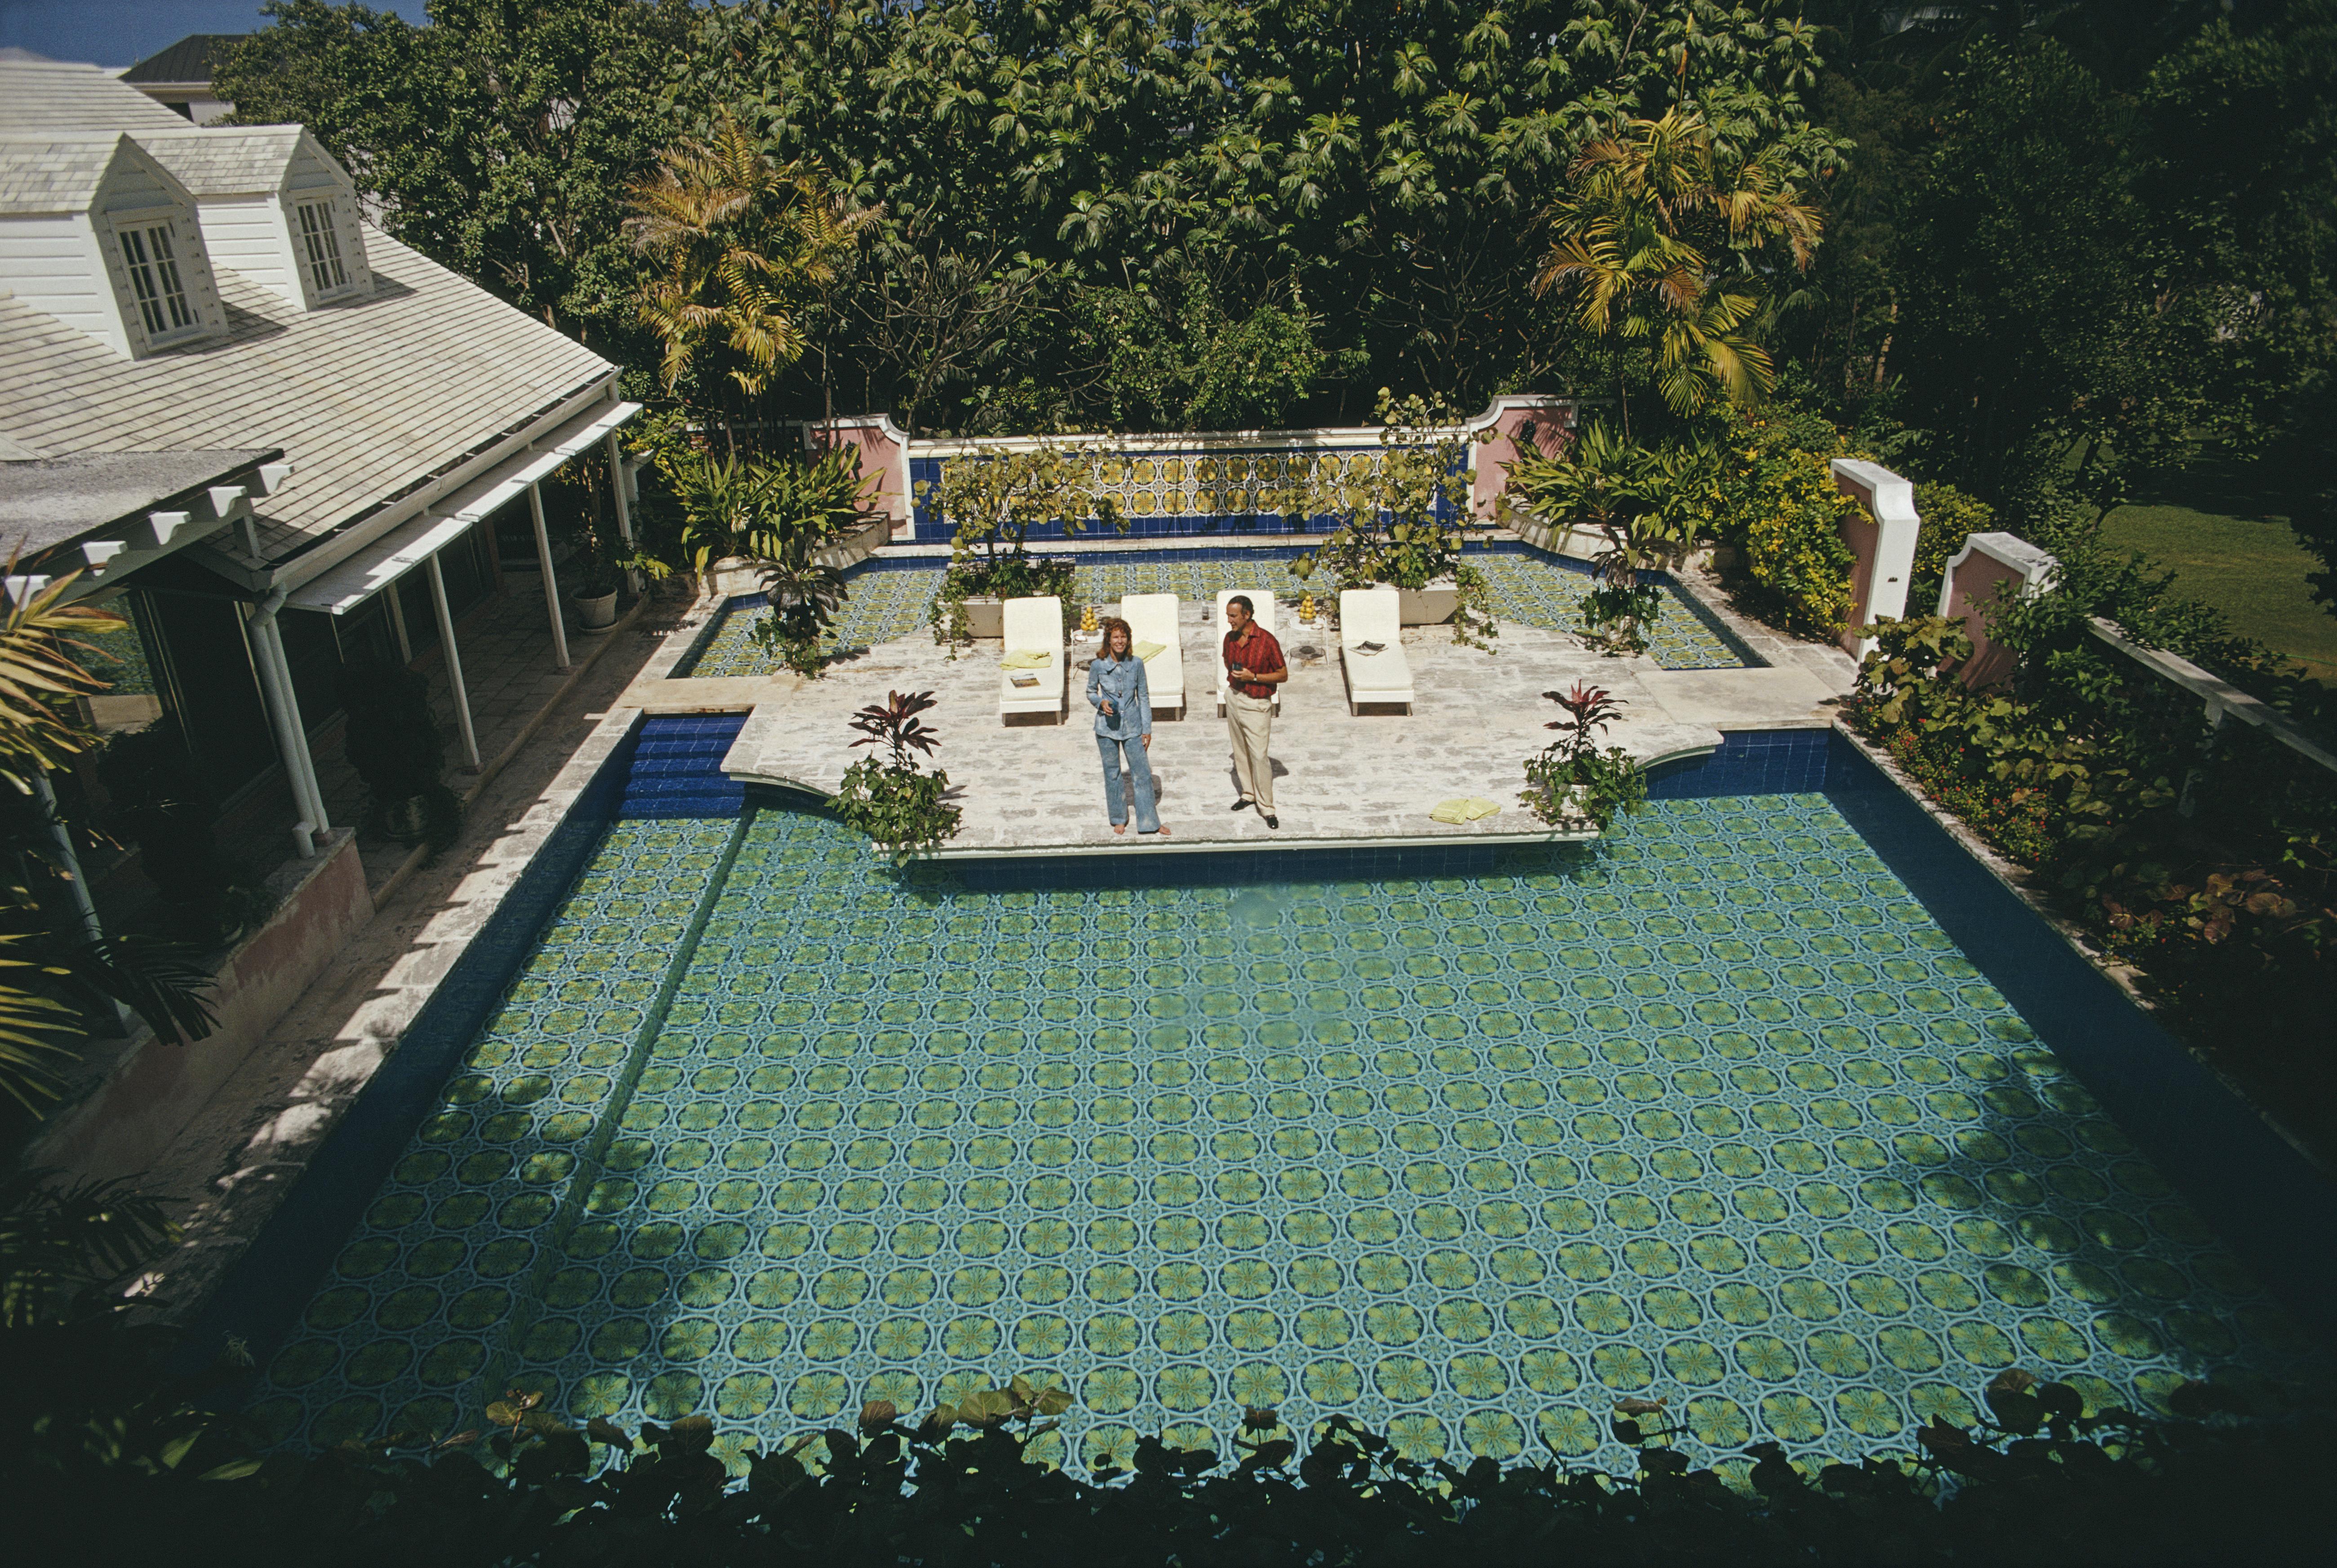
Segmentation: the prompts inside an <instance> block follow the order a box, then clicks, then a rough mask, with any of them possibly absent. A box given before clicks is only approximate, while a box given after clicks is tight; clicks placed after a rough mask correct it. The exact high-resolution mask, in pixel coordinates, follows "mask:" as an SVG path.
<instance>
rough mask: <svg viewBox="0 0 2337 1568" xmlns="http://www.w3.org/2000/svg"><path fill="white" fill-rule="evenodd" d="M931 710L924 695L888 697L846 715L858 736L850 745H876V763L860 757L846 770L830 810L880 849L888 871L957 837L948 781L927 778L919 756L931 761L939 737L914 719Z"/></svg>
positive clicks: (936, 775) (937, 774) (939, 774)
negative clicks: (879, 752) (879, 749)
mask: <svg viewBox="0 0 2337 1568" xmlns="http://www.w3.org/2000/svg"><path fill="white" fill-rule="evenodd" d="M933 706H934V694H933V693H932V692H930V691H911V692H903V691H895V692H891V693H889V694H888V695H887V696H886V698H885V701H883V702H881V703H871V704H870V705H869V706H867V707H865V708H863V709H861V710H860V711H859V712H857V713H856V714H855V715H853V719H852V727H853V728H854V729H855V730H858V731H860V734H861V737H862V738H861V739H860V740H855V741H854V742H853V745H855V746H883V747H885V750H886V752H887V755H886V756H885V757H883V758H875V757H864V758H862V759H861V760H859V761H857V762H855V763H854V764H853V765H852V766H851V767H850V768H848V769H845V773H844V781H843V784H842V786H841V787H840V788H839V789H837V790H836V815H837V816H839V817H841V818H843V819H844V821H845V823H846V826H848V827H850V828H852V829H853V830H854V831H856V832H859V833H865V834H866V835H868V837H869V838H870V840H871V841H873V842H874V843H875V844H876V845H878V846H879V847H881V848H884V849H885V850H887V851H888V852H890V853H891V855H892V857H893V864H894V866H895V868H898V867H904V866H906V865H908V864H909V862H910V861H912V860H914V859H915V858H917V857H918V856H919V855H921V854H924V853H928V852H930V851H932V850H934V849H935V848H939V847H940V846H941V845H943V844H944V843H946V842H948V841H949V840H950V839H951V838H954V837H956V835H957V828H958V819H959V818H960V816H961V815H962V813H961V812H960V811H959V809H957V808H956V807H955V806H953V805H951V804H950V803H949V801H948V799H947V796H948V794H949V788H950V781H949V775H948V774H946V773H944V772H943V771H942V770H941V769H938V768H937V769H934V771H932V772H931V773H927V772H925V771H924V770H923V769H920V768H919V767H918V766H917V758H918V757H919V756H928V757H929V756H931V755H932V754H933V752H934V748H935V747H936V746H938V745H939V744H940V743H941V737H940V735H939V734H938V733H937V732H936V731H934V730H932V729H929V728H928V727H927V726H926V724H925V721H924V720H923V719H921V718H919V717H918V715H919V714H922V713H924V712H926V711H930V710H931V709H932V708H933Z"/></svg>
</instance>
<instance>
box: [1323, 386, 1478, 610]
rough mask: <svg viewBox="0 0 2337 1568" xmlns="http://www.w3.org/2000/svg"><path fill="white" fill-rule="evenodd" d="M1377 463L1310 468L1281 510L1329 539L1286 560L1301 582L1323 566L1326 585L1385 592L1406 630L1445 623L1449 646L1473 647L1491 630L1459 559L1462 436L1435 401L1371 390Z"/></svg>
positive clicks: (1463, 513)
mask: <svg viewBox="0 0 2337 1568" xmlns="http://www.w3.org/2000/svg"><path fill="white" fill-rule="evenodd" d="M1378 418H1379V422H1380V446H1381V453H1380V457H1379V461H1378V462H1377V463H1376V464H1374V465H1373V466H1372V467H1371V469H1370V471H1369V472H1368V473H1367V474H1364V475H1356V474H1354V473H1353V472H1352V471H1350V472H1349V473H1348V474H1346V475H1343V476H1331V477H1317V476H1315V475H1325V473H1326V471H1328V470H1329V469H1330V467H1331V466H1330V465H1329V464H1327V463H1326V464H1322V465H1318V466H1317V468H1316V469H1315V475H1310V476H1309V478H1308V480H1307V481H1306V484H1305V487H1304V490H1303V492H1302V494H1301V495H1298V496H1297V497H1296V498H1294V501H1293V503H1292V504H1291V505H1288V506H1286V513H1288V514H1289V515H1298V516H1305V517H1325V516H1327V517H1330V518H1331V519H1333V520H1334V522H1335V527H1334V528H1333V530H1332V533H1331V536H1330V537H1329V538H1328V539H1326V540H1325V541H1324V542H1323V544H1321V545H1320V546H1318V547H1317V548H1316V549H1315V551H1314V552H1313V553H1312V554H1307V555H1303V556H1301V557H1299V558H1298V559H1297V560H1296V561H1294V562H1292V563H1291V564H1290V570H1291V571H1292V573H1294V574H1296V576H1297V577H1299V578H1300V579H1302V580H1311V579H1312V578H1313V577H1314V575H1315V572H1316V571H1317V570H1318V569H1327V571H1328V573H1329V574H1330V576H1331V577H1332V579H1333V584H1334V586H1335V588H1374V587H1381V586H1385V587H1392V588H1393V589H1395V590H1396V595H1397V600H1398V614H1399V616H1400V618H1401V619H1402V621H1403V624H1405V625H1407V626H1433V625H1441V624H1442V623H1444V622H1448V621H1449V622H1452V640H1453V641H1454V642H1465V643H1469V644H1472V646H1476V647H1483V646H1484V645H1485V643H1484V639H1485V638H1488V637H1491V636H1492V635H1493V634H1494V632H1495V630H1496V628H1495V626H1494V624H1493V618H1492V613H1491V590H1490V588H1489V587H1488V586H1487V584H1486V583H1485V581H1484V578H1483V576H1482V574H1481V573H1479V572H1478V571H1477V569H1476V568H1475V567H1473V566H1471V565H1469V564H1466V563H1465V562H1463V561H1462V550H1463V549H1464V548H1465V547H1466V545H1467V543H1468V538H1469V533H1470V530H1471V529H1472V527H1474V526H1475V519H1474V518H1473V517H1472V515H1470V511H1469V506H1470V501H1469V495H1470V487H1471V485H1472V482H1473V480H1474V478H1475V476H1476V470H1475V469H1474V468H1473V467H1472V466H1471V465H1470V462H1469V448H1470V437H1469V436H1468V435H1467V434H1466V432H1465V431H1464V430H1463V428H1462V426H1461V423H1460V421H1459V418H1458V417H1457V416H1456V415H1455V414H1454V413H1453V412H1452V409H1451V408H1449V407H1447V406H1446V405H1445V403H1444V402H1443V400H1442V399H1441V398H1440V399H1436V400H1433V401H1432V400H1430V399H1427V398H1423V397H1406V398H1404V399H1403V400H1402V401H1401V402H1399V401H1397V400H1396V399H1395V398H1394V397H1393V396H1391V395H1390V394H1389V393H1388V392H1387V391H1386V390H1385V389H1384V388H1383V389H1382V390H1381V392H1380V398H1379V407H1378Z"/></svg>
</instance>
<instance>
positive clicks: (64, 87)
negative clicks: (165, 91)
mask: <svg viewBox="0 0 2337 1568" xmlns="http://www.w3.org/2000/svg"><path fill="white" fill-rule="evenodd" d="M186 128H187V122H186V120H185V119H184V118H183V117H182V116H181V115H179V114H177V113H174V112H172V111H171V110H169V109H165V108H164V107H162V105H161V104H160V103H155V102H154V100H152V98H149V97H147V96H146V94H145V93H141V92H140V91H138V89H137V88H135V87H125V86H123V85H122V83H121V82H120V80H119V79H117V78H115V77H112V76H109V75H107V74H106V73H104V72H103V71H101V70H99V69H98V68H97V67H96V66H94V65H68V64H63V63H62V62H59V61H55V60H0V132H8V131H32V132H39V133H41V134H43V135H48V134H53V133H54V132H68V131H183V130H185V129H186Z"/></svg>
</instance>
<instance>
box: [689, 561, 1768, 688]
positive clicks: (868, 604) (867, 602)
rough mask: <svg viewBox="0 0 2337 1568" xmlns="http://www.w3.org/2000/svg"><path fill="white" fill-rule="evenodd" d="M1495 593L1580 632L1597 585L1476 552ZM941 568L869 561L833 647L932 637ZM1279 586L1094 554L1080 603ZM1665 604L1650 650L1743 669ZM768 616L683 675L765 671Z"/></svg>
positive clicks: (736, 627)
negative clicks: (759, 633) (762, 632)
mask: <svg viewBox="0 0 2337 1568" xmlns="http://www.w3.org/2000/svg"><path fill="white" fill-rule="evenodd" d="M1471 559H1472V563H1473V564H1475V565H1476V566H1477V567H1478V568H1479V569H1480V570H1481V571H1482V572H1483V573H1485V576H1486V580H1487V582H1488V583H1489V584H1490V586H1491V590H1492V598H1493V613H1494V615H1495V618H1496V619H1497V620H1500V621H1506V622H1513V623H1516V624H1518V625H1523V626H1539V627H1541V628H1543V629H1544V630H1546V631H1551V632H1572V631H1576V630H1579V628H1580V626H1581V622H1582V597H1583V595H1584V594H1585V593H1589V590H1590V587H1591V579H1590V576H1589V573H1586V572H1584V571H1582V570H1581V569H1579V568H1578V567H1572V566H1568V565H1564V564H1560V563H1559V562H1556V561H1552V560H1549V559H1547V558H1544V557H1540V556H1530V555H1520V554H1510V553H1507V552H1501V553H1496V552H1486V553H1483V554H1472V557H1471ZM941 575H942V573H941V568H940V567H938V566H935V567H933V568H931V569H924V568H912V569H885V570H876V569H874V568H872V567H868V566H863V567H861V568H859V569H858V570H856V571H854V572H852V573H847V580H848V582H849V583H850V585H851V597H850V598H848V599H847V600H846V602H845V605H844V610H843V613H842V614H841V615H839V616H838V617H837V620H836V625H835V627H834V628H833V630H832V632H831V634H830V636H829V639H828V642H827V644H826V646H827V648H828V650H829V651H830V652H839V651H842V650H846V649H855V648H870V647H874V646H875V645H876V644H877V643H879V642H892V641H894V640H895V639H896V638H901V637H912V636H924V635H926V634H927V633H926V631H925V628H926V625H927V622H926V606H927V605H929V604H930V603H932V602H933V596H934V592H935V591H936V589H938V588H939V586H940V583H941ZM1261 584H1263V585H1265V586H1269V587H1272V588H1273V589H1274V590H1275V591H1276V593H1280V594H1282V595H1283V596H1284V597H1285V598H1286V599H1289V600H1291V601H1293V602H1296V598H1297V595H1298V594H1299V593H1301V592H1302V591H1303V590H1304V588H1305V584H1304V583H1301V582H1300V581H1299V580H1298V579H1297V578H1296V577H1294V576H1292V575H1290V572H1289V564H1288V563H1287V562H1286V560H1285V559H1284V558H1283V557H1281V556H1279V555H1266V556H1265V557H1264V558H1263V559H1261V560H1260V561H1258V562H1256V563H1249V562H1239V561H1222V560H1219V561H1210V560H1203V559H1199V558H1198V557H1196V558H1195V559H1193V560H1191V561H1137V562H1114V561H1111V560H1110V558H1109V557H1105V556H1090V557H1087V558H1086V559H1085V560H1083V561H1082V563H1081V564H1080V569H1079V579H1078V595H1079V598H1080V602H1081V603H1091V604H1108V603H1112V602H1114V601H1116V600H1118V599H1119V598H1120V596H1121V595H1122V594H1124V593H1175V594H1178V595H1179V596H1181V597H1182V598H1184V599H1186V600H1187V601H1188V602H1200V603H1215V602H1216V599H1217V594H1218V593H1220V592H1221V591H1224V590H1227V589H1240V588H1256V587H1258V586H1260V585H1261ZM1662 593H1663V595H1664V607H1663V610H1662V613H1659V614H1658V615H1657V618H1656V622H1655V624H1654V626H1653V627H1652V628H1650V631H1649V636H1650V644H1651V645H1650V648H1649V656H1650V657H1652V658H1653V659H1654V660H1655V662H1657V664H1658V665H1660V666H1661V667H1662V668H1664V669H1666V670H1740V669H1743V668H1745V665H1746V664H1747V663H1748V661H1747V660H1746V659H1745V657H1744V655H1743V654H1742V653H1740V652H1738V651H1737V650H1736V648H1734V647H1732V646H1731V645H1730V643H1729V642H1728V640H1727V639H1726V637H1725V636H1724V635H1723V634H1722V633H1721V632H1720V631H1719V629H1718V628H1717V627H1716V626H1715V625H1714V624H1713V623H1712V622H1710V621H1709V620H1707V619H1706V617H1705V616H1704V615H1702V614H1700V613H1697V610H1696V609H1695V608H1694V607H1693V606H1692V605H1691V604H1690V603H1688V601H1687V599H1686V598H1685V597H1684V596H1683V595H1682V594H1681V593H1679V591H1678V590H1677V588H1676V587H1673V586H1671V585H1670V584H1668V583H1667V584H1665V585H1664V587H1663V589H1662ZM762 614H763V611H762V610H761V608H760V606H759V602H758V603H757V604H756V605H754V606H752V607H748V606H741V607H739V608H738V609H735V610H725V611H724V612H723V613H722V616H721V619H720V620H719V622H718V623H717V624H716V626H715V629H714V632H713V634H712V635H711V636H710V637H709V639H708V641H707V642H706V645H705V647H704V648H703V649H702V650H701V651H700V652H699V654H698V656H697V658H696V659H694V660H692V661H691V662H689V663H688V664H687V665H685V666H684V667H683V668H682V670H681V671H680V674H684V675H699V676H717V675H764V674H768V673H769V672H770V671H771V670H772V668H773V667H774V666H773V662H772V661H771V659H770V658H769V657H768V655H766V654H765V653H764V652H762V651H761V650H759V649H758V648H757V647H756V646H755V645H754V644H753V643H752V642H748V638H747V633H748V630H749V628H751V627H752V626H753V624H754V623H755V622H756V621H757V620H758V619H760V617H761V616H762Z"/></svg>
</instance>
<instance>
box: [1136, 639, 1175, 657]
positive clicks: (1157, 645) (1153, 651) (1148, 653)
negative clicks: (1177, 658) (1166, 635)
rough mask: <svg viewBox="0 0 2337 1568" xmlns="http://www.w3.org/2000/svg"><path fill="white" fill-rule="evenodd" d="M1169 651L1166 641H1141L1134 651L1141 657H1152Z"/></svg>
mask: <svg viewBox="0 0 2337 1568" xmlns="http://www.w3.org/2000/svg"><path fill="white" fill-rule="evenodd" d="M1134 652H1135V654H1136V656H1137V657H1138V658H1139V659H1147V660H1149V659H1152V658H1156V657H1158V656H1159V655H1160V654H1163V653H1166V652H1168V643H1166V642H1139V643H1138V644H1137V645H1136V647H1135V649H1134Z"/></svg>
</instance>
